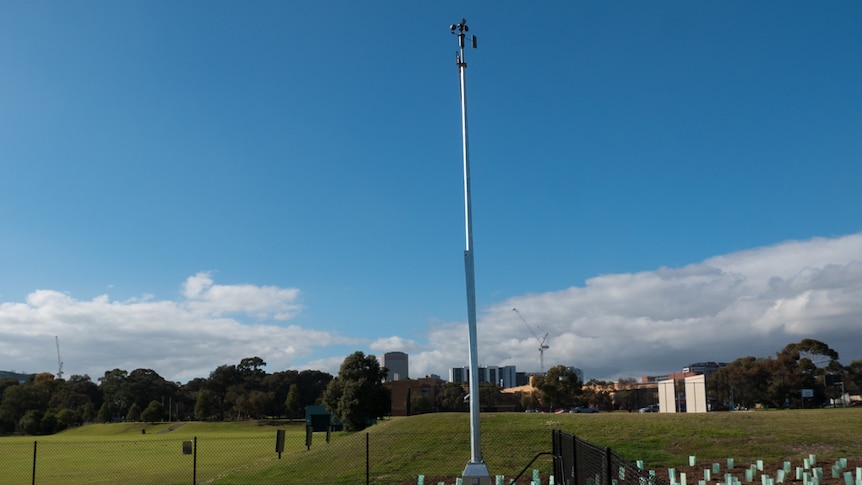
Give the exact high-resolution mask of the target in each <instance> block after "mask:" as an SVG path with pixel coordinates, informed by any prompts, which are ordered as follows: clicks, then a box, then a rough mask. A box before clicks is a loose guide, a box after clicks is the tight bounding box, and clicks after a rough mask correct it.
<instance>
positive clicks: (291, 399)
mask: <svg viewBox="0 0 862 485" xmlns="http://www.w3.org/2000/svg"><path fill="white" fill-rule="evenodd" d="M299 399H300V396H299V386H297V385H296V384H291V385H290V390H289V391H287V398H285V400H284V407H285V409H286V410H287V417H288V418H290V419H296V418H301V417H302V414H303V413H302V403H301V402H300V400H299Z"/></svg>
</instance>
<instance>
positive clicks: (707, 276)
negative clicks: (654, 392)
mask: <svg viewBox="0 0 862 485" xmlns="http://www.w3.org/2000/svg"><path fill="white" fill-rule="evenodd" d="M182 295H183V298H181V299H179V300H178V301H172V300H158V299H155V298H153V297H152V296H150V295H144V296H141V297H139V298H134V299H130V300H125V301H116V300H111V298H110V297H109V296H108V295H99V296H97V297H95V298H93V299H91V300H78V299H76V298H75V297H74V296H73V295H69V294H66V293H62V292H58V291H54V290H36V291H33V292H32V293H30V294H29V295H28V296H27V297H26V298H25V300H24V301H23V302H12V303H2V304H0V335H3V336H4V338H3V340H2V342H0V368H4V369H6V368H8V369H6V370H17V371H24V372H31V371H44V370H54V369H56V365H57V364H56V354H55V348H54V336H55V335H56V336H60V342H61V348H62V353H63V357H64V360H65V361H66V362H68V363H74V364H73V365H68V366H67V367H66V369H65V371H66V372H67V374H71V373H76V374H82V373H88V374H90V376H91V377H92V378H94V379H96V378H98V377H100V376H101V375H102V373H104V371H106V370H110V369H112V368H115V367H116V368H120V369H126V370H133V369H135V368H138V367H144V368H151V369H154V370H156V371H157V372H159V373H160V374H161V375H163V376H164V377H166V378H168V379H172V380H178V381H185V380H188V379H190V378H192V377H198V376H206V375H208V374H209V372H210V371H212V370H213V369H215V368H216V367H217V366H218V365H221V364H225V363H236V362H239V360H240V359H242V358H243V357H249V356H259V357H261V358H263V359H264V360H265V361H267V363H268V364H269V365H268V369H267V370H268V371H270V372H273V371H277V370H283V369H288V368H292V369H319V370H323V371H325V372H330V373H332V374H335V373H337V372H338V368H339V366H340V365H341V362H342V361H343V359H344V356H345V355H347V354H349V353H351V352H353V351H354V350H363V351H365V352H366V353H374V354H377V355H378V356H379V355H380V354H382V353H384V352H388V351H404V352H407V353H408V354H409V355H410V375H411V376H422V375H427V374H432V373H434V374H440V375H441V376H443V377H444V378H445V377H447V376H448V370H449V368H451V367H461V366H465V365H468V358H467V346H468V344H467V331H466V325H465V324H464V323H463V322H449V323H440V322H436V321H435V322H434V324H433V325H432V326H430V327H429V328H430V330H429V331H428V333H427V335H426V336H425V338H424V339H422V340H411V339H407V338H404V337H401V336H399V335H389V336H385V337H382V336H380V337H379V336H375V335H366V336H364V338H362V339H356V338H348V337H345V336H343V335H339V334H337V333H334V332H327V331H320V330H315V329H311V328H303V327H299V326H296V325H289V324H287V322H288V321H289V320H290V319H291V318H294V317H295V316H297V315H299V314H300V313H301V312H302V309H303V307H302V304H301V302H300V296H301V292H300V291H299V290H298V289H295V288H279V287H274V286H255V285H251V284H241V285H220V284H216V283H215V281H214V280H213V277H212V275H211V274H210V273H198V274H196V275H193V276H191V277H189V278H188V279H186V281H185V282H184V284H183V292H182ZM512 308H518V310H519V311H520V313H521V314H522V315H523V316H524V317H525V319H526V320H527V321H528V323H529V324H530V325H531V327H532V329H533V331H534V332H535V333H536V336H534V335H533V333H532V332H531V331H530V329H528V328H527V327H526V326H525V325H524V322H522V321H521V320H520V319H519V318H518V315H517V314H515V313H514V312H513V311H512ZM239 317H244V319H242V320H241V319H239ZM859 322H862V234H854V235H850V236H845V237H839V238H833V239H824V238H816V239H812V240H809V241H789V242H784V243H780V244H776V245H773V246H768V247H762V248H755V249H751V250H746V251H740V252H737V253H731V254H725V255H719V256H715V257H712V258H709V259H706V260H704V261H702V262H700V263H695V264H690V265H687V266H684V267H681V268H658V269H656V270H655V271H645V272H640V273H626V274H610V275H602V276H597V277H595V278H591V279H589V280H588V281H586V283H585V285H584V286H573V287H570V288H566V289H562V290H559V291H554V292H548V293H542V294H527V295H522V296H515V297H512V298H509V299H506V300H503V301H499V302H495V303H492V304H490V305H486V306H484V308H481V314H480V318H479V329H478V333H479V361H480V365H516V366H517V367H518V369H519V370H522V371H536V370H538V369H539V352H538V346H539V339H540V338H541V337H542V336H543V335H544V333H545V332H547V333H548V334H549V337H548V344H549V345H550V348H549V349H548V350H546V351H545V354H544V362H545V368H548V367H550V366H552V365H556V364H566V365H574V366H577V367H580V368H582V369H584V371H585V374H586V377H587V378H588V379H589V378H593V377H596V378H603V379H607V378H616V377H640V376H641V375H644V374H664V373H668V372H674V371H677V370H679V369H681V368H682V367H683V366H685V365H687V364H690V363H693V362H698V361H710V360H711V361H731V360H733V359H735V358H738V357H743V356H747V355H754V356H759V357H766V356H771V355H774V353H775V352H777V351H779V350H781V349H782V348H783V347H784V346H785V345H787V344H788V343H792V342H798V341H800V340H801V339H803V338H815V339H818V340H822V341H824V342H826V343H827V344H829V345H830V346H831V347H832V348H834V349H835V350H837V351H838V352H839V354H840V356H841V361H842V362H843V363H845V364H849V362H850V361H852V360H856V359H862V351H860V350H859V349H862V326H860V325H859ZM537 336H538V337H539V339H537ZM342 350H343V352H341V351H342ZM334 352H337V355H336V356H335V357H331V356H332V355H333V353H334ZM13 368H14V369H13Z"/></svg>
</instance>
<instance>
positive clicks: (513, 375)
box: [449, 365, 518, 389]
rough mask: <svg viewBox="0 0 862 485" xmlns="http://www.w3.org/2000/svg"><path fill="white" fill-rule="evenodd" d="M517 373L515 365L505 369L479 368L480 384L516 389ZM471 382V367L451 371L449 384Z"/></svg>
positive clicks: (495, 367) (455, 368) (493, 367)
mask: <svg viewBox="0 0 862 485" xmlns="http://www.w3.org/2000/svg"><path fill="white" fill-rule="evenodd" d="M517 374H518V373H517V372H516V370H515V366H514V365H507V366H504V367H497V366H483V367H479V384H482V383H485V382H491V383H494V384H496V385H498V386H500V387H501V388H503V389H508V388H510V387H515V386H517V384H518V381H517ZM469 381H470V368H469V367H453V368H451V369H449V382H454V383H456V384H457V383H467V382H469Z"/></svg>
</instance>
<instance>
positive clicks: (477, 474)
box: [449, 19, 491, 485]
mask: <svg viewBox="0 0 862 485" xmlns="http://www.w3.org/2000/svg"><path fill="white" fill-rule="evenodd" d="M449 30H450V31H451V32H452V34H453V35H456V36H457V37H458V53H457V54H456V56H455V60H456V63H457V65H458V73H459V74H460V76H461V138H462V142H463V148H464V150H463V156H464V220H465V229H466V235H467V249H465V250H464V273H465V276H466V281H467V328H468V333H469V348H470V351H469V354H470V375H469V382H470V395H469V396H470V452H471V453H470V461H468V462H467V466H466V467H465V468H464V473H463V474H462V478H463V481H464V483H465V484H468V485H491V473H490V472H489V471H488V466H487V465H486V464H485V461H484V460H482V443H481V434H480V431H479V357H478V355H477V348H478V344H477V342H476V341H477V338H476V278H475V271H474V266H473V208H472V204H471V201H470V150H469V147H470V145H469V142H468V138H467V78H466V71H467V61H466V60H465V58H464V39H465V38H466V37H467V32H468V31H469V30H470V29H469V28H468V27H467V19H461V23H459V24H452V26H451V27H449ZM471 44H472V46H473V48H474V49H475V48H476V36H475V35H473V36H471Z"/></svg>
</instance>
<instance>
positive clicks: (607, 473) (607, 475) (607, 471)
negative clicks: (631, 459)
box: [602, 447, 613, 485]
mask: <svg viewBox="0 0 862 485" xmlns="http://www.w3.org/2000/svg"><path fill="white" fill-rule="evenodd" d="M604 461H605V463H604V465H605V466H604V467H602V468H603V470H602V475H603V476H602V485H611V477H612V476H613V474H612V472H611V468H612V465H611V449H610V448H609V447H605V459H604Z"/></svg>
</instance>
